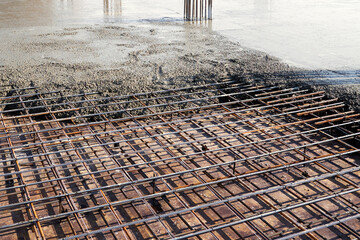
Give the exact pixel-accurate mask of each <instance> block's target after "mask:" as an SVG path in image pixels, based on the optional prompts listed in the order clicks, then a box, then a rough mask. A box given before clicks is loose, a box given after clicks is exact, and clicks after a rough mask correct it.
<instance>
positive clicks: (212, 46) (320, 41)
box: [0, 0, 360, 108]
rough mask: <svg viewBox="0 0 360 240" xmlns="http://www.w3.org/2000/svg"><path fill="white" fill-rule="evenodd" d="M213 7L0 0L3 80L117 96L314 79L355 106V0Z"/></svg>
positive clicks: (177, 1) (228, 0)
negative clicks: (193, 11) (190, 17)
mask: <svg viewBox="0 0 360 240" xmlns="http://www.w3.org/2000/svg"><path fill="white" fill-rule="evenodd" d="M214 4H215V5H214V20H213V21H209V22H203V23H194V24H192V23H184V22H183V19H182V10H183V9H182V7H183V6H182V1H181V0H174V1H167V0H154V1H151V2H150V1H144V0H136V1H129V0H123V1H121V0H113V1H107V0H105V1H100V0H89V1H84V0H79V1H55V0H51V1H47V2H43V1H31V2H29V1H5V0H0V52H1V55H0V80H1V86H2V88H4V86H5V85H13V86H14V87H20V88H21V87H27V86H37V87H39V88H43V89H46V90H48V89H57V90H61V89H71V90H72V91H74V92H79V91H84V90H87V91H101V92H103V93H105V94H112V95H117V94H126V93H128V92H139V91H144V90H151V89H159V88H172V87H174V86H177V87H179V86H183V85H191V84H198V83H202V82H204V81H212V80H213V79H219V78H224V77H225V78H237V79H238V78H240V79H251V80H255V81H259V80H261V81H265V83H266V84H282V85H288V84H294V83H295V84H300V85H302V84H307V85H316V86H319V88H323V89H324V88H325V89H327V90H328V92H329V93H331V94H333V95H334V96H336V97H338V96H340V97H343V99H344V100H348V102H349V103H350V104H351V105H352V106H353V107H354V108H358V104H357V102H358V96H359V92H360V91H359V87H358V85H359V76H360V71H359V68H358V67H357V66H359V61H358V60H359V58H360V55H358V54H357V53H358V52H359V45H358V44H357V41H356V40H357V39H359V38H358V37H357V36H358V33H359V28H360V27H359V26H360V25H359V24H356V23H357V20H358V18H357V15H356V10H357V9H359V8H360V6H359V4H358V3H356V2H350V3H349V1H346V2H345V1H344V0H331V1H330V2H329V1H324V0H319V1H316V3H312V2H310V1H308V0H306V1H301V2H297V3H293V2H291V3H288V2H285V1H282V0H279V1H276V2H275V1H256V0H251V1H250V0H246V1H241V3H240V2H236V1H233V0H224V1H222V2H221V3H220V1H215V3H214ZM335 22H336V24H335ZM349 22H351V23H352V24H348V23H349ZM342 23H344V24H342ZM219 33H220V34H219ZM222 35H225V36H226V37H228V38H229V39H226V37H223V36H222ZM265 36H266V37H265ZM337 36H341V37H337ZM236 42H238V43H236ZM251 48H255V49H259V50H261V51H263V52H259V51H254V50H251ZM352 50H353V51H352ZM268 53H270V54H271V55H272V56H275V57H271V56H270V55H268ZM277 57H279V58H277ZM288 64H290V65H293V66H295V67H291V66H290V67H289V65H288ZM300 67H302V68H300ZM314 68H318V69H320V70H319V71H313V70H312V69H314ZM329 69H331V70H329ZM334 69H335V70H334ZM344 93H345V94H344Z"/></svg>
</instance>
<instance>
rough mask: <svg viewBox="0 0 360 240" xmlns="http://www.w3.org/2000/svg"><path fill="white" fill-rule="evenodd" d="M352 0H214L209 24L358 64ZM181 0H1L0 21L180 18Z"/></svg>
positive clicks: (289, 57)
mask: <svg viewBox="0 0 360 240" xmlns="http://www.w3.org/2000/svg"><path fill="white" fill-rule="evenodd" d="M359 10H360V2H359V1H357V0H317V1H313V0H303V1H296V2H293V1H291V2H289V1H287V0H243V1H238V0H222V1H214V20H213V21H212V23H211V24H210V26H209V28H211V29H212V30H214V31H216V32H218V33H221V34H223V35H225V36H227V37H228V38H229V39H231V40H232V41H236V42H239V43H240V44H241V45H243V46H246V47H249V48H254V49H257V50H260V51H264V52H267V53H269V54H271V55H274V56H276V57H278V58H280V59H282V60H283V61H284V62H286V63H289V64H292V65H295V66H298V67H305V68H309V69H331V70H357V69H359V66H360V54H358V53H359V52H360V44H358V39H360V18H359V15H358V13H359ZM182 16H183V1H182V0H171V1H169V0H152V1H145V0H104V1H101V0H77V1H73V0H61V1H58V0H50V1H40V0H35V1H22V0H15V1H9V0H0V27H1V28H4V27H19V26H20V27H24V26H29V27H30V26H39V25H42V26H44V25H47V26H61V25H69V24H70V25H71V24H95V23H100V24H101V23H111V22H129V21H134V20H150V21H171V22H173V21H181V20H182Z"/></svg>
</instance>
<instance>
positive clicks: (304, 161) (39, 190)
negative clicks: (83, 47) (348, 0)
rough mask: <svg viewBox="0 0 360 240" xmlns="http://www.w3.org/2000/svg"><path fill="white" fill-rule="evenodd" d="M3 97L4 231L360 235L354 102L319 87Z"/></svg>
mask: <svg viewBox="0 0 360 240" xmlns="http://www.w3.org/2000/svg"><path fill="white" fill-rule="evenodd" d="M0 101H1V104H0V106H1V108H0V109H1V113H0V114H1V115H0V157H1V159H0V179H1V181H0V191H1V193H0V236H1V239H13V238H19V239H20V238H22V239H34V238H39V239H58V238H65V239H93V238H94V239H95V238H96V239H184V238H186V239H196V238H200V239H259V238H260V239H289V238H300V239H301V238H311V239H334V238H337V237H343V236H346V237H349V238H353V239H354V238H360V236H359V235H360V232H359V231H360V224H359V220H358V218H359V217H360V213H359V210H358V207H359V206H360V197H359V194H358V191H359V190H360V188H359V182H360V176H359V171H360V166H359V152H360V149H359V148H358V146H359V139H358V137H359V136H358V135H359V134H360V133H359V131H358V130H359V123H360V119H359V118H358V117H359V114H357V113H354V112H353V111H351V110H348V109H346V106H344V104H343V103H341V102H339V101H338V100H337V99H327V98H326V97H325V93H324V92H321V91H320V92H309V91H308V90H305V89H298V88H289V89H279V88H277V87H266V86H253V85H248V84H245V83H237V82H233V81H226V82H221V83H215V84H208V85H204V86H197V87H193V88H190V87H189V88H181V89H174V90H164V91H157V92H148V93H141V94H134V95H128V96H119V97H101V96H100V95H99V94H97V93H87V94H85V93H84V94H77V95H65V94H64V93H59V92H47V93H46V92H39V91H38V90H37V89H35V88H27V89H14V90H12V92H11V94H8V96H7V97H2V98H0Z"/></svg>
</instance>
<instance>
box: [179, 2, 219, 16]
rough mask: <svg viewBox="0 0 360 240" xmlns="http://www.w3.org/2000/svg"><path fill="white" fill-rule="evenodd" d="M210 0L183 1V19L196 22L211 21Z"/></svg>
mask: <svg viewBox="0 0 360 240" xmlns="http://www.w3.org/2000/svg"><path fill="white" fill-rule="evenodd" d="M212 5H213V4H212V0H184V18H185V19H186V20H192V21H198V20H200V21H201V20H208V19H212Z"/></svg>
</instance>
